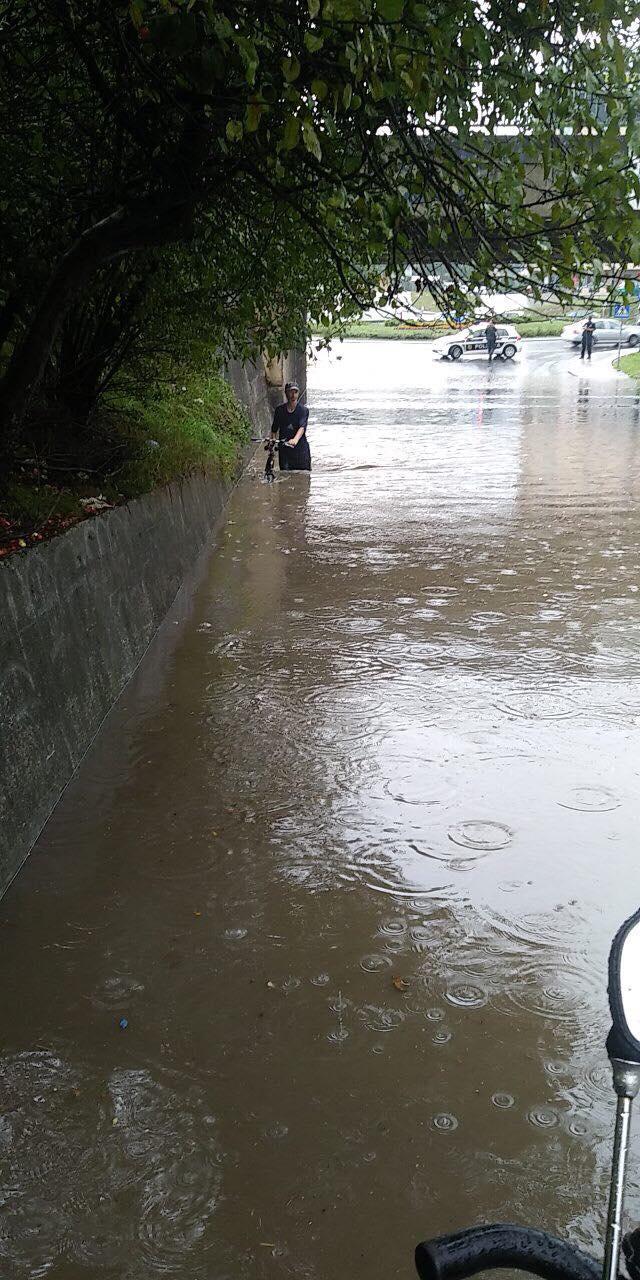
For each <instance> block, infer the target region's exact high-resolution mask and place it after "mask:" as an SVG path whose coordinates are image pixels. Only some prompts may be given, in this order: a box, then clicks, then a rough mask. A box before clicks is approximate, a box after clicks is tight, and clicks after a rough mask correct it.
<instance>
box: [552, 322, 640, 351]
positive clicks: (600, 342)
mask: <svg viewBox="0 0 640 1280" xmlns="http://www.w3.org/2000/svg"><path fill="white" fill-rule="evenodd" d="M586 318H587V317H586V316H585V317H584V319H582V320H574V321H573V323H572V324H568V325H566V326H565V328H564V329H563V330H562V334H561V337H563V338H564V340H565V342H570V343H571V345H572V346H573V347H579V346H581V344H582V330H583V329H584V326H585V322H586ZM593 323H594V325H595V326H596V330H595V333H594V335H593V345H594V347H617V345H618V343H619V342H621V343H622V346H623V347H637V346H638V344H639V343H640V325H637V324H630V323H629V321H628V320H627V321H625V320H623V321H622V329H621V328H620V321H619V320H600V319H596V318H595V316H594V320H593Z"/></svg>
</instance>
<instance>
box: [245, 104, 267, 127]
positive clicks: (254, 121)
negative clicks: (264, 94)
mask: <svg viewBox="0 0 640 1280" xmlns="http://www.w3.org/2000/svg"><path fill="white" fill-rule="evenodd" d="M266 109H267V108H266V105H265V103H264V102H250V103H249V105H248V107H247V115H246V119H245V127H246V130H247V133H255V131H256V129H257V128H258V125H259V124H260V121H261V119H262V116H263V114H264V112H265V111H266Z"/></svg>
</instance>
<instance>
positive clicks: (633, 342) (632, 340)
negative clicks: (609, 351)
mask: <svg viewBox="0 0 640 1280" xmlns="http://www.w3.org/2000/svg"><path fill="white" fill-rule="evenodd" d="M637 345H638V335H637V333H630V334H629V346H630V347H637Z"/></svg>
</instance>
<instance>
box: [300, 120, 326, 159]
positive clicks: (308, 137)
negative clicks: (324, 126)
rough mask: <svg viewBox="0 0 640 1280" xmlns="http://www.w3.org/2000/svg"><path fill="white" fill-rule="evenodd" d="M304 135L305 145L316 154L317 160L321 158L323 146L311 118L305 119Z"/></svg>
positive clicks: (313, 154) (303, 125)
mask: <svg viewBox="0 0 640 1280" xmlns="http://www.w3.org/2000/svg"><path fill="white" fill-rule="evenodd" d="M302 137H303V140H304V145H305V147H306V148H307V151H310V152H311V154H312V156H315V158H316V160H321V159H322V147H321V146H320V139H319V137H318V135H317V133H316V131H315V129H314V127H313V125H312V123H311V120H310V119H306V120H304V121H303V124H302Z"/></svg>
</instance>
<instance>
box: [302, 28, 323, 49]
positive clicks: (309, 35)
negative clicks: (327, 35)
mask: <svg viewBox="0 0 640 1280" xmlns="http://www.w3.org/2000/svg"><path fill="white" fill-rule="evenodd" d="M304 43H305V45H306V47H307V49H308V50H309V53H317V52H318V49H321V48H322V46H323V44H324V36H318V35H315V33H314V32H313V31H306V32H305V36H304Z"/></svg>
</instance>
